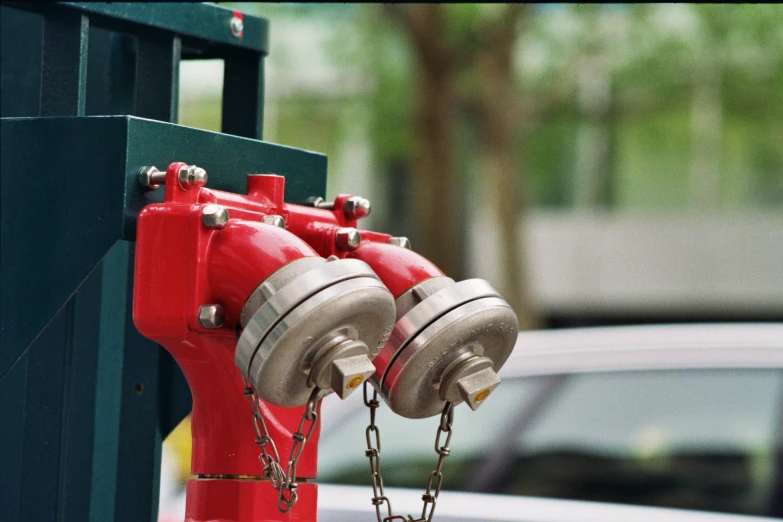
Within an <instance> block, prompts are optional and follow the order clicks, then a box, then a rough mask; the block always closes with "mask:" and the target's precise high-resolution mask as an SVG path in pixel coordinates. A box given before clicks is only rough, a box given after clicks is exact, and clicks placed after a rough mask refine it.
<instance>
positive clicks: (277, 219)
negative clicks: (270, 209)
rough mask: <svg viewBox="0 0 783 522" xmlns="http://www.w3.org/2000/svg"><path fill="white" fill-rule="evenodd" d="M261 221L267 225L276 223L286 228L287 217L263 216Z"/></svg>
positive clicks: (277, 225)
mask: <svg viewBox="0 0 783 522" xmlns="http://www.w3.org/2000/svg"><path fill="white" fill-rule="evenodd" d="M261 221H262V222H263V223H266V224H267V225H274V226H276V227H280V228H285V219H283V216H274V215H268V216H264V217H262V218H261Z"/></svg>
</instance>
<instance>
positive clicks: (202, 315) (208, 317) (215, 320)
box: [198, 304, 225, 328]
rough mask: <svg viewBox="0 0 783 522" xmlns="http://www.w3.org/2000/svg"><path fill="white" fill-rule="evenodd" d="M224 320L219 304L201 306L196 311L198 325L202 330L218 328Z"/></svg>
mask: <svg viewBox="0 0 783 522" xmlns="http://www.w3.org/2000/svg"><path fill="white" fill-rule="evenodd" d="M224 320H225V315H224V313H223V307H222V306H221V305H219V304H211V305H202V306H200V307H199V309H198V324H200V325H201V327H202V328H220V327H221V326H222V325H223V321H224Z"/></svg>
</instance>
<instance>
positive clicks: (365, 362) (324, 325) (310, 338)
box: [235, 259, 395, 407]
mask: <svg viewBox="0 0 783 522" xmlns="http://www.w3.org/2000/svg"><path fill="white" fill-rule="evenodd" d="M301 266H305V263H301ZM281 271H282V270H280V271H278V272H281ZM295 271H296V269H294V268H292V269H291V273H292V274H293V273H294V272H295ZM274 275H275V274H273V276H270V277H269V278H268V279H267V281H265V282H264V283H262V284H261V285H260V286H259V289H260V290H258V292H259V294H267V295H268V297H266V298H265V299H259V300H260V301H262V304H260V306H259V307H258V308H257V309H256V311H255V312H254V313H253V314H252V316H251V318H250V319H249V320H248V322H247V325H246V327H245V329H244V331H243V332H242V335H241V336H240V338H239V342H238V344H237V350H236V352H235V361H236V364H237V367H238V368H239V369H240V371H241V372H242V373H243V374H246V376H247V377H248V379H249V380H250V381H251V382H252V383H253V386H254V388H255V389H256V391H257V392H258V394H259V396H260V397H261V398H262V399H263V400H265V401H267V402H270V403H271V404H275V405H277V406H283V407H292V406H299V405H302V404H305V403H306V402H307V400H308V398H309V396H310V393H311V391H312V387H313V386H318V387H319V388H322V389H324V390H325V391H324V395H325V394H328V393H330V390H332V389H333V390H335V391H337V392H338V394H339V395H340V396H341V397H345V396H347V395H348V394H350V393H351V392H353V391H355V390H356V389H358V388H359V386H358V384H360V383H361V382H363V381H364V380H365V379H367V378H368V377H369V375H371V374H372V372H373V371H374V369H375V368H374V366H372V363H371V362H370V359H371V357H372V356H374V355H375V354H376V353H377V352H378V350H380V348H381V346H383V345H384V344H385V342H386V340H387V339H388V336H389V333H390V332H391V329H392V325H393V322H394V314H395V310H394V298H393V297H392V295H391V293H390V292H389V290H388V289H387V288H386V287H385V286H384V285H383V284H382V283H381V282H380V281H379V280H378V278H377V276H375V274H374V272H372V269H371V268H370V267H369V266H368V265H366V263H364V262H362V261H359V260H357V259H342V260H336V261H332V262H326V261H325V260H323V259H321V263H320V264H318V265H316V266H315V267H313V268H311V269H310V270H307V271H305V272H304V273H301V274H299V275H296V276H294V277H293V278H292V279H289V280H288V282H286V281H285V279H286V278H287V277H286V276H285V274H282V275H281V276H280V277H279V278H278V280H277V281H272V279H273V277H274ZM267 283H269V285H268V287H267V288H264V285H265V284H267ZM281 283H282V284H281ZM255 293H256V292H254V294H255ZM251 297H252V296H251ZM248 302H250V300H248ZM246 306H247V304H246ZM244 316H245V312H244V311H243V317H244Z"/></svg>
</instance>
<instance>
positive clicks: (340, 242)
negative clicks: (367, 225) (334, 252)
mask: <svg viewBox="0 0 783 522" xmlns="http://www.w3.org/2000/svg"><path fill="white" fill-rule="evenodd" d="M334 240H335V243H337V248H339V249H340V250H343V251H348V252H350V251H352V250H356V249H357V248H359V243H361V241H362V237H361V235H359V231H358V230H356V229H355V228H340V229H338V230H337V233H336V234H335V236H334Z"/></svg>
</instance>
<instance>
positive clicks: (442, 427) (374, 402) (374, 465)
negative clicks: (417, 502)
mask: <svg viewBox="0 0 783 522" xmlns="http://www.w3.org/2000/svg"><path fill="white" fill-rule="evenodd" d="M368 386H370V383H369V382H368V381H365V382H364V404H365V406H367V407H368V408H369V409H370V424H369V426H367V430H366V431H365V434H366V437H367V451H365V452H364V454H365V455H367V458H368V459H370V472H371V473H372V475H371V476H372V492H373V497H372V504H373V505H374V506H375V514H376V515H377V518H378V522H391V521H393V520H401V521H403V522H432V517H433V515H434V514H435V503H436V502H437V500H438V495H439V494H440V488H441V485H442V484H443V472H442V469H443V461H444V460H445V459H446V457H448V456H449V454H450V453H451V450H450V449H449V443H450V442H451V434H452V430H451V425H452V423H453V422H454V404H452V403H451V402H447V403H446V406H444V408H443V413H441V415H440V424H439V425H438V432H437V435H436V436H435V453H437V454H438V464H437V465H436V466H435V470H434V471H433V472H432V473H430V477H429V479H428V480H427V490H426V491H425V492H424V495H422V496H421V499H422V500H423V501H424V505H423V506H422V509H421V517H419V518H413V517H412V516H411V515H408V516H407V517H405V516H402V515H393V514H392V507H391V502H390V501H389V498H388V497H386V495H385V494H384V492H383V477H382V476H381V433H380V431H379V430H378V426H376V425H375V411H376V410H377V409H378V406H379V405H380V403H379V402H378V391H377V390H375V389H374V388H373V393H372V399H370V400H368V399H367V387H368ZM373 433H374V436H372V435H371V434H373ZM443 433H445V434H446V441H445V443H444V444H443V446H440V438H441V435H442V434H443ZM373 438H374V439H375V444H374V445H373ZM433 484H434V492H433ZM384 503H385V504H386V509H387V512H388V516H385V517H383V516H382V515H381V506H382V505H383V504H384Z"/></svg>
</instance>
